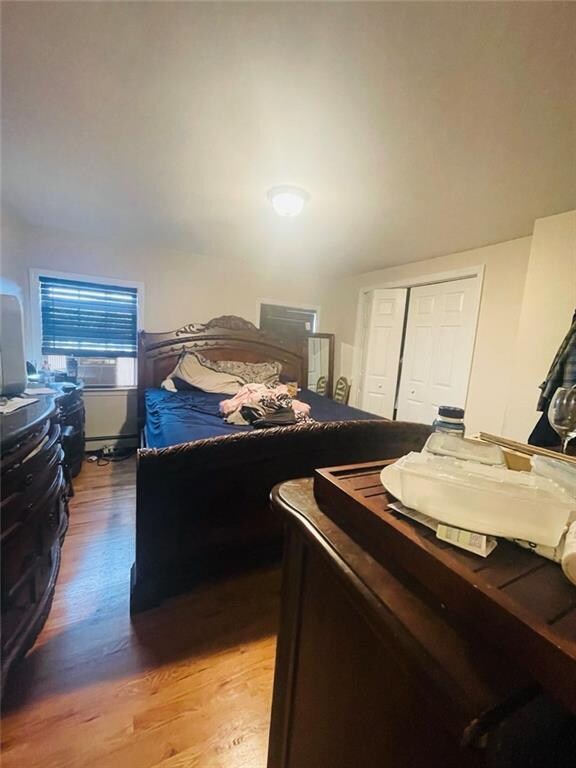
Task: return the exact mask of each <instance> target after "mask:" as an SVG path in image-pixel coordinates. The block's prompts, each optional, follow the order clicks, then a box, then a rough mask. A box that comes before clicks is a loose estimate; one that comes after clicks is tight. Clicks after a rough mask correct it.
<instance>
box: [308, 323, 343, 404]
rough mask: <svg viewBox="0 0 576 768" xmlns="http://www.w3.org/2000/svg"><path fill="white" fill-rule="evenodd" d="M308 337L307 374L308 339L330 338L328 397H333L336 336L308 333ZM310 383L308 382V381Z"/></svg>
mask: <svg viewBox="0 0 576 768" xmlns="http://www.w3.org/2000/svg"><path fill="white" fill-rule="evenodd" d="M305 339H306V376H308V339H328V376H327V379H328V384H327V387H326V397H332V395H333V392H334V349H335V346H336V343H335V342H336V336H335V334H333V333H307V334H306V336H305ZM306 384H308V382H306Z"/></svg>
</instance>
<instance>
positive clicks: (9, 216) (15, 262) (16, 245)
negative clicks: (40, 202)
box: [0, 206, 25, 298]
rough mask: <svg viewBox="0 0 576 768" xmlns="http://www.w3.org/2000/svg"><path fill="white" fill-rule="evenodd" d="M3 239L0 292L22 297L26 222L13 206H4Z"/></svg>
mask: <svg viewBox="0 0 576 768" xmlns="http://www.w3.org/2000/svg"><path fill="white" fill-rule="evenodd" d="M1 225H2V240H1V246H2V248H1V250H0V293H9V294H13V295H17V296H20V298H22V286H23V285H24V272H23V270H22V269H21V266H20V265H21V263H22V248H23V245H24V236H25V235H24V224H23V222H22V221H21V220H20V218H19V217H18V215H17V214H16V212H15V211H14V210H12V208H8V207H7V206H3V207H2V221H1Z"/></svg>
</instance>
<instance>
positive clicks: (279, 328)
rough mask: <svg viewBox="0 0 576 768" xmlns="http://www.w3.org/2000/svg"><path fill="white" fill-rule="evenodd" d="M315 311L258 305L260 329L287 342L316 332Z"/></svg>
mask: <svg viewBox="0 0 576 768" xmlns="http://www.w3.org/2000/svg"><path fill="white" fill-rule="evenodd" d="M317 314H318V313H317V311H316V310H315V309H302V308H300V307H285V306H281V305H279V304H260V328H261V330H263V331H266V332H267V333H271V334H272V335H273V336H278V338H281V339H286V340H287V341H295V340H298V339H301V338H302V337H303V336H305V335H306V334H308V333H314V332H315V331H316V320H317Z"/></svg>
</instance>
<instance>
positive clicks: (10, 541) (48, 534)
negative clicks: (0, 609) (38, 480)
mask: <svg viewBox="0 0 576 768" xmlns="http://www.w3.org/2000/svg"><path fill="white" fill-rule="evenodd" d="M63 488H64V475H63V471H62V468H61V467H59V468H58V471H57V472H56V474H55V476H54V477H53V480H52V483H51V484H50V486H49V488H48V490H47V493H46V494H45V496H44V497H43V498H42V499H41V500H40V501H39V502H38V504H36V505H32V507H31V508H29V509H27V510H26V511H27V514H26V516H25V517H23V518H22V519H21V520H20V521H19V522H18V523H17V524H15V525H14V526H12V528H10V530H9V531H7V532H6V533H5V534H4V535H3V536H2V565H1V585H2V587H1V591H2V600H3V602H4V601H5V600H7V601H8V602H10V601H11V599H12V595H13V592H14V591H15V590H16V591H17V590H19V588H20V582H21V581H22V579H26V578H27V574H29V573H33V571H34V569H35V568H36V567H37V564H38V563H37V561H38V559H39V558H41V557H43V556H44V555H46V554H47V553H48V552H49V551H50V550H51V548H52V546H53V544H54V542H55V541H56V539H57V538H58V533H59V529H60V524H61V517H62V514H63V509H64V502H63V498H62V496H63Z"/></svg>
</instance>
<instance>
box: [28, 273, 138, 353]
mask: <svg viewBox="0 0 576 768" xmlns="http://www.w3.org/2000/svg"><path fill="white" fill-rule="evenodd" d="M40 308H41V313H42V354H43V355H75V356H87V357H136V354H137V310H138V291H137V289H136V288H124V287H120V286H114V285H101V284H98V283H87V282H83V281H79V280H63V279H60V278H56V277H40Z"/></svg>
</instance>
